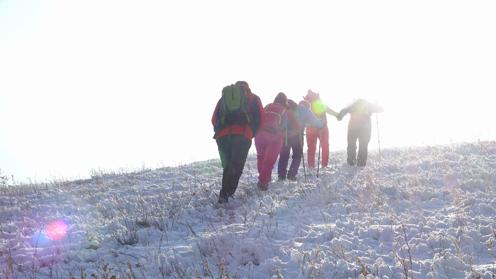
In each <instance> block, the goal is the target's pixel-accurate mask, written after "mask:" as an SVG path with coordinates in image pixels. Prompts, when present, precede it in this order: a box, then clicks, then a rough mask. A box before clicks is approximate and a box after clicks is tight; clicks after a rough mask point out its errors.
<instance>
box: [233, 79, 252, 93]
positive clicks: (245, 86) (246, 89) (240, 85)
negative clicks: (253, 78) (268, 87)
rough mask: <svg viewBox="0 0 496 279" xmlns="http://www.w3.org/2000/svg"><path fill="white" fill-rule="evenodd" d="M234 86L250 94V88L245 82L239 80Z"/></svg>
mask: <svg viewBox="0 0 496 279" xmlns="http://www.w3.org/2000/svg"><path fill="white" fill-rule="evenodd" d="M236 85H237V86H239V87H241V88H243V89H244V90H245V92H247V93H251V89H250V86H249V85H248V82H246V81H244V80H240V81H236Z"/></svg>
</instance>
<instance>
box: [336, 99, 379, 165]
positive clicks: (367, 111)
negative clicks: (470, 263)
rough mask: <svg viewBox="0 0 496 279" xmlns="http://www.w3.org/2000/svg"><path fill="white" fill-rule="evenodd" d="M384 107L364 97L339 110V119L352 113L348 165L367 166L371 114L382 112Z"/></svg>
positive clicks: (349, 126) (349, 127) (349, 128)
mask: <svg viewBox="0 0 496 279" xmlns="http://www.w3.org/2000/svg"><path fill="white" fill-rule="evenodd" d="M382 111H383V108H382V107H381V106H379V105H377V104H373V103H370V102H368V101H366V100H363V99H358V100H356V101H355V102H354V103H353V104H351V105H349V106H348V107H346V108H344V109H342V110H341V111H340V112H339V115H338V120H341V119H342V118H343V117H344V116H345V115H346V114H348V113H349V114H350V121H349V122H348V148H347V149H346V151H347V155H348V158H347V162H348V165H350V166H354V165H355V164H356V165H357V166H361V167H363V166H365V165H366V163H367V153H368V150H367V149H368V145H369V141H370V135H371V132H372V125H371V120H370V116H371V115H372V113H377V112H382ZM357 140H358V156H357V155H356V147H357V146H356V142H357Z"/></svg>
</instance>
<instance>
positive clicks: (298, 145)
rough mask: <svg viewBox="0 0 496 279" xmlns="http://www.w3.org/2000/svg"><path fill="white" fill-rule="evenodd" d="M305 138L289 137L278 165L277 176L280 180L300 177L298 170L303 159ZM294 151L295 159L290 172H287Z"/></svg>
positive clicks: (299, 136) (293, 158)
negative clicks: (290, 156)
mask: <svg viewBox="0 0 496 279" xmlns="http://www.w3.org/2000/svg"><path fill="white" fill-rule="evenodd" d="M302 140H303V137H302V136H301V135H295V136H291V137H288V142H287V143H284V145H283V146H282V149H281V153H280V154H279V162H278V164H277V174H278V176H279V177H280V178H286V176H287V177H292V178H295V177H296V175H298V168H299V167H300V162H301V158H302V157H303V143H302ZM291 150H293V157H292V161H291V166H290V167H289V171H287V167H288V162H289V153H290V152H291Z"/></svg>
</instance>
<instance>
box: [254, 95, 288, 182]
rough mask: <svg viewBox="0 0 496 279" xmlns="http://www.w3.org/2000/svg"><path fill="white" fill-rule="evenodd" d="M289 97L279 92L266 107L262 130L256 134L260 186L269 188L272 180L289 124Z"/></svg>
mask: <svg viewBox="0 0 496 279" xmlns="http://www.w3.org/2000/svg"><path fill="white" fill-rule="evenodd" d="M287 101H288V98H287V97H286V95H285V94H284V93H282V92H281V93H279V94H277V96H276V98H275V100H274V102H273V103H271V104H268V105H267V106H266V107H265V109H264V121H263V123H262V127H261V128H260V132H259V133H258V134H257V135H256V136H255V147H256V148H257V168H258V188H259V189H260V190H267V189H268V187H269V183H270V181H271V174H272V168H273V167H274V163H275V162H276V161H277V157H278V156H279V151H280V150H281V147H282V145H283V141H284V131H285V128H286V125H287V116H286V106H287Z"/></svg>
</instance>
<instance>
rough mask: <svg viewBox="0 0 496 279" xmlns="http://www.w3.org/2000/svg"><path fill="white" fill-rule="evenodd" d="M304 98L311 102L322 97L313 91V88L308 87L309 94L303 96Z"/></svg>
mask: <svg viewBox="0 0 496 279" xmlns="http://www.w3.org/2000/svg"><path fill="white" fill-rule="evenodd" d="M303 99H305V100H307V101H309V102H313V101H315V100H318V99H320V95H319V94H318V93H316V92H313V91H312V89H308V92H307V95H306V96H305V97H303Z"/></svg>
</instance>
